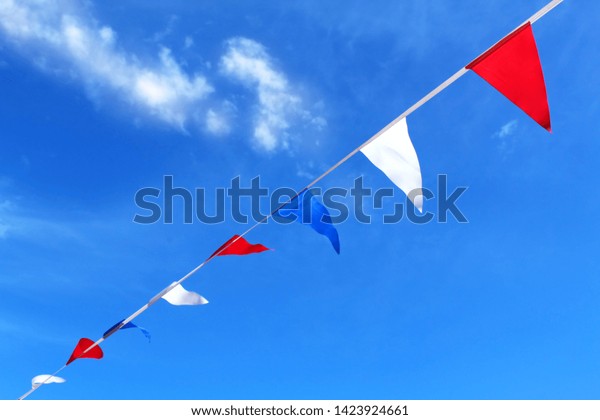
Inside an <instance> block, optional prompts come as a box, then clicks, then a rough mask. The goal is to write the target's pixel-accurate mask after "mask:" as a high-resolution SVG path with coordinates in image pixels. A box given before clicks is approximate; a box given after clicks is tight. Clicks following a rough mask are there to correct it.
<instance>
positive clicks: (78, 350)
mask: <svg viewBox="0 0 600 420" xmlns="http://www.w3.org/2000/svg"><path fill="white" fill-rule="evenodd" d="M93 345H94V342H93V341H92V340H90V339H89V338H82V339H81V340H79V343H77V346H75V350H73V353H72V354H71V357H69V360H68V361H67V365H68V364H70V363H71V362H72V361H74V360H76V359H102V357H104V353H103V352H102V349H101V348H100V346H94V347H92V348H90V347H91V346H93ZM88 349H89V350H88ZM86 350H87V351H86Z"/></svg>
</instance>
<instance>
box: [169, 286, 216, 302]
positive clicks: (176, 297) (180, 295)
mask: <svg viewBox="0 0 600 420" xmlns="http://www.w3.org/2000/svg"><path fill="white" fill-rule="evenodd" d="M162 298H163V299H164V300H166V301H167V302H169V303H170V304H171V305H205V304H207V303H208V300H206V299H204V298H203V297H202V296H200V295H199V294H198V293H195V292H189V291H187V290H185V289H184V288H183V286H182V285H181V284H178V285H177V286H175V287H174V288H173V289H171V290H169V291H168V292H167V293H165V294H164V295H163V296H162Z"/></svg>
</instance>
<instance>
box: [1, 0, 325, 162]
mask: <svg viewBox="0 0 600 420" xmlns="http://www.w3.org/2000/svg"><path fill="white" fill-rule="evenodd" d="M176 23H177V17H175V16H171V17H170V18H169V21H168V23H167V25H166V28H165V29H164V30H162V31H160V32H157V33H156V34H155V35H154V37H153V38H152V40H153V41H154V42H156V43H158V42H160V41H161V40H163V39H164V38H165V37H166V36H167V35H169V34H171V33H172V32H173V30H174V25H175V24H176ZM0 34H3V35H4V37H5V38H7V39H8V40H9V41H10V43H11V44H12V45H13V46H15V47H16V48H17V49H18V50H19V51H20V52H21V53H23V54H25V55H26V56H28V57H29V58H30V59H31V61H32V62H34V63H36V64H37V65H38V66H39V67H41V68H44V69H50V68H52V66H55V67H57V66H58V68H59V69H60V71H58V72H57V71H55V73H57V74H59V75H61V76H64V77H74V78H76V79H78V80H80V81H81V82H82V83H83V84H84V86H85V87H86V88H87V90H88V92H90V93H91V94H92V95H93V96H94V97H95V98H101V97H104V96H106V94H109V95H110V94H113V95H116V96H117V97H118V98H119V99H120V102H121V103H122V104H128V105H129V106H131V107H133V108H134V109H135V110H136V111H137V112H141V113H142V114H145V115H147V116H150V117H153V118H155V119H158V120H160V121H162V122H164V123H167V124H169V125H171V126H173V127H175V128H177V129H179V130H181V131H183V132H187V128H188V125H189V124H190V122H192V123H194V124H199V125H200V126H201V127H203V128H204V130H205V131H206V132H208V133H211V134H214V135H220V136H222V135H225V134H228V133H230V132H231V127H232V121H231V119H232V118H233V116H234V115H235V114H236V113H235V112H232V109H236V107H235V106H218V105H215V104H218V103H219V102H221V103H227V102H228V101H223V100H222V99H219V98H218V97H215V95H216V94H215V92H214V87H213V85H212V84H211V83H210V82H209V81H208V77H207V76H206V75H204V74H200V73H190V72H188V71H185V70H184V69H183V68H182V66H181V64H180V63H179V62H178V61H177V60H176V59H175V58H174V56H173V53H172V51H171V50H170V49H169V48H166V47H164V46H160V45H157V55H156V57H155V58H154V59H146V60H142V59H141V58H139V57H138V56H137V55H136V54H135V53H133V52H128V51H125V50H124V49H123V48H121V47H120V46H119V43H118V37H117V34H116V32H115V31H114V30H113V29H112V28H111V27H110V26H103V25H100V24H99V23H98V22H97V21H96V20H95V19H94V18H93V16H91V15H90V13H89V12H88V10H87V9H83V8H82V6H81V5H80V4H79V3H76V2H74V1H71V0H58V1H42V0H21V1H16V0H0ZM192 47H195V44H194V40H193V38H191V37H190V36H188V37H186V38H185V39H184V48H185V49H189V48H192ZM49 63H50V64H49ZM221 64H222V65H221V71H222V74H225V75H226V76H227V78H228V79H229V80H232V81H235V82H242V83H243V84H244V86H246V87H248V88H251V89H253V90H256V92H257V98H256V101H257V106H256V110H255V111H252V112H255V113H256V114H255V117H254V118H253V127H252V132H253V135H252V136H253V138H254V140H255V143H256V145H257V146H258V148H259V149H261V150H267V151H274V150H276V149H285V148H286V147H287V145H288V139H289V134H288V130H289V129H290V128H291V126H292V125H293V124H294V121H295V119H296V118H298V117H299V118H300V119H299V120H298V121H301V122H303V123H306V122H307V121H308V123H310V124H312V125H314V126H323V125H324V124H325V122H324V119H323V118H322V117H319V116H313V115H311V114H310V113H309V112H307V111H305V110H303V109H302V101H301V99H300V96H299V95H297V94H296V93H295V92H294V89H293V88H292V87H291V86H290V83H289V82H288V79H287V77H286V76H285V74H284V73H283V72H281V71H278V70H276V69H275V66H274V65H273V60H272V59H271V57H270V56H269V55H268V54H267V52H266V50H265V48H264V47H263V46H262V45H261V44H259V43H258V42H255V41H253V40H250V39H246V38H235V39H232V40H230V41H228V42H227V43H226V52H225V54H224V55H223V57H221ZM52 69H53V70H55V68H52ZM204 71H207V70H206V69H205V70H204ZM230 104H231V103H230Z"/></svg>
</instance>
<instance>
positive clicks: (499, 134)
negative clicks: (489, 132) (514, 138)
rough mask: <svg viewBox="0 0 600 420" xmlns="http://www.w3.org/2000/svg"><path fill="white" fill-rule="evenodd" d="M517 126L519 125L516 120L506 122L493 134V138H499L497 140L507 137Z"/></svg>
mask: <svg viewBox="0 0 600 420" xmlns="http://www.w3.org/2000/svg"><path fill="white" fill-rule="evenodd" d="M518 125H519V121H518V120H512V121H509V122H507V123H506V124H504V125H503V126H502V127H500V129H499V130H498V131H496V132H495V133H494V137H496V138H499V139H503V138H505V137H508V136H510V135H512V134H513V133H514V132H515V130H516V129H517V126H518Z"/></svg>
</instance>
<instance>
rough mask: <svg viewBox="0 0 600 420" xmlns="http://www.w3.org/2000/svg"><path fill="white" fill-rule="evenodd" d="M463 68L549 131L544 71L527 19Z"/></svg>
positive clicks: (548, 111)
mask: <svg viewBox="0 0 600 420" xmlns="http://www.w3.org/2000/svg"><path fill="white" fill-rule="evenodd" d="M467 69H470V70H473V71H474V72H475V73H477V74H478V75H479V76H481V77H482V78H483V79H484V80H486V81H487V82H488V83H489V84H490V85H492V86H493V87H495V88H496V89H497V90H498V91H499V92H500V93H502V94H503V95H504V96H506V97H507V98H508V99H509V100H510V101H511V102H512V103H514V104H515V105H516V106H518V107H519V108H521V109H522V110H523V111H525V113H526V114H527V115H529V116H530V117H531V118H533V119H534V120H535V121H536V122H537V123H538V124H539V125H541V126H542V127H544V128H545V129H546V130H548V131H552V130H551V128H550V110H549V109H548V97H547V95H546V84H545V83H544V74H543V72H542V65H541V63H540V56H539V54H538V50H537V46H536V45H535V38H534V37H533V31H532V30H531V24H530V23H529V22H527V23H526V24H525V25H523V26H521V27H520V28H519V29H517V30H516V31H514V32H512V33H511V34H510V35H508V36H507V37H506V38H504V39H503V40H501V41H500V42H498V43H497V44H496V45H494V46H493V47H492V48H491V49H490V50H488V51H486V52H485V53H484V54H482V55H480V56H479V57H477V58H476V59H475V60H474V61H473V62H472V63H470V64H469V65H467Z"/></svg>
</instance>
